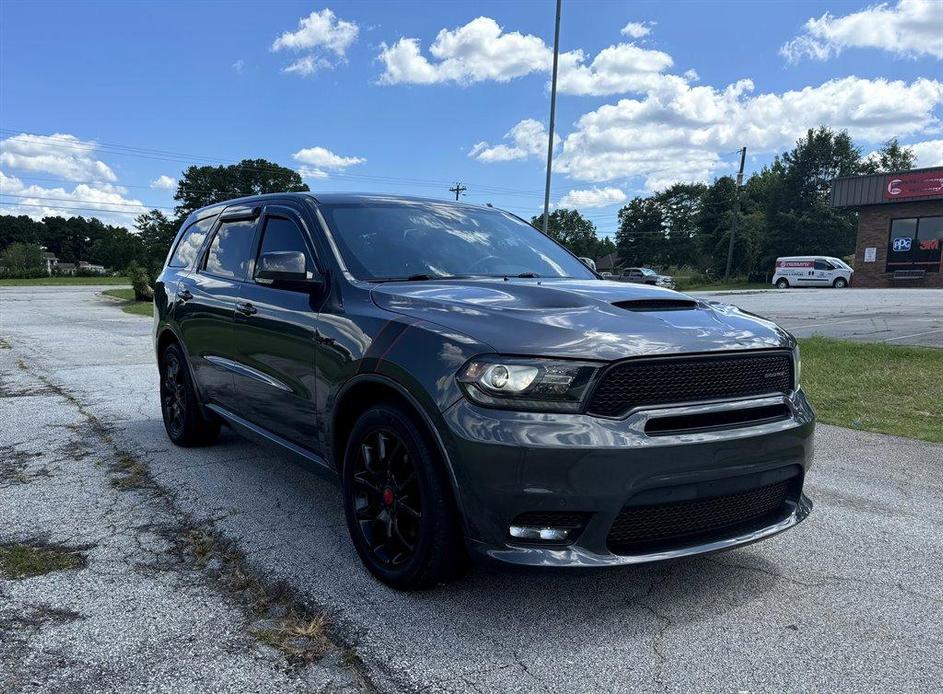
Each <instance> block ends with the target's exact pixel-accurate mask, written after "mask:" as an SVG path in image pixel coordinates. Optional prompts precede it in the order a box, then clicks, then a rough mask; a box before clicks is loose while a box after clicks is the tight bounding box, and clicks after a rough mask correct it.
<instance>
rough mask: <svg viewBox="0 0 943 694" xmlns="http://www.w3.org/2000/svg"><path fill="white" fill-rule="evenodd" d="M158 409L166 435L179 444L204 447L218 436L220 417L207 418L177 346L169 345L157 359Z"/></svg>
mask: <svg viewBox="0 0 943 694" xmlns="http://www.w3.org/2000/svg"><path fill="white" fill-rule="evenodd" d="M160 411H161V415H162V417H163V419H164V429H166V430H167V436H168V437H169V438H170V440H171V441H173V442H174V443H175V444H176V445H178V446H183V447H186V448H189V447H192V446H207V445H209V444H211V443H213V442H214V441H215V440H216V437H217V436H219V420H216V419H212V420H211V419H207V418H205V417H204V416H203V413H202V412H201V410H200V401H199V399H198V398H197V395H196V390H195V389H194V387H193V378H192V377H191V375H190V370H189V368H188V367H187V361H186V359H185V358H184V356H183V351H182V350H181V349H180V346H179V345H176V344H170V345H167V348H166V349H165V350H164V353H163V354H162V355H161V359H160Z"/></svg>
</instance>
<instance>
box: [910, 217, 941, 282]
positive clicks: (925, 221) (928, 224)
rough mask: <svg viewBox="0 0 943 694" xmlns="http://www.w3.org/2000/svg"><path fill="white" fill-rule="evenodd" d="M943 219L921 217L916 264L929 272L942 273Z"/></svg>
mask: <svg viewBox="0 0 943 694" xmlns="http://www.w3.org/2000/svg"><path fill="white" fill-rule="evenodd" d="M941 252H943V217H921V218H920V222H919V224H918V225H917V239H916V241H915V242H914V263H915V264H916V265H917V266H918V267H920V268H922V269H924V270H926V271H927V272H939V271H940V258H941Z"/></svg>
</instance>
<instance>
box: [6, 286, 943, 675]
mask: <svg viewBox="0 0 943 694" xmlns="http://www.w3.org/2000/svg"><path fill="white" fill-rule="evenodd" d="M899 291H908V290H899ZM909 291H912V292H916V294H912V295H910V296H915V297H917V298H919V299H920V300H921V301H922V300H923V296H924V295H923V294H922V293H920V292H921V290H909ZM95 292H96V289H95V288H88V287H59V288H0V337H2V338H3V340H4V342H5V343H6V344H8V345H9V347H10V353H11V355H13V356H15V358H17V359H22V360H24V361H25V363H27V364H28V365H29V367H30V369H31V370H32V371H34V372H35V373H37V374H40V375H42V377H44V378H47V379H49V381H50V382H51V383H55V384H56V385H57V387H60V388H61V389H62V392H64V393H67V394H69V396H70V397H71V398H73V400H74V402H75V403H80V404H81V406H82V408H83V410H84V411H86V412H88V413H90V414H93V415H94V416H95V417H96V418H97V419H98V420H99V421H101V422H103V423H107V425H108V427H109V428H110V432H111V435H112V436H113V437H114V440H115V442H116V445H119V446H122V447H124V448H126V449H128V450H131V451H133V452H134V454H135V456H136V457H137V458H138V459H139V460H141V461H144V462H145V463H146V465H147V467H148V469H149V471H150V474H151V476H152V478H153V479H154V480H155V481H156V482H157V483H158V484H159V485H160V486H161V487H162V488H163V489H165V490H167V491H168V492H169V493H170V494H171V495H172V497H173V500H174V504H176V505H177V506H178V507H180V508H181V509H183V510H185V511H186V512H188V513H190V514H192V515H193V516H194V517H196V518H198V519H203V520H207V521H213V522H214V524H215V527H216V528H218V529H219V530H221V531H222V532H223V533H224V534H225V535H226V536H227V537H229V538H231V539H233V540H234V541H236V542H237V544H238V546H239V547H240V548H241V549H242V550H243V551H244V552H245V553H246V554H247V556H248V558H249V560H250V562H251V563H252V565H253V566H254V567H255V568H256V569H257V570H258V571H260V572H262V573H263V574H265V575H266V576H267V577H270V578H271V579H273V580H275V579H283V580H285V581H287V582H288V583H289V584H290V585H291V586H292V587H294V588H296V589H297V590H298V591H300V592H301V593H302V594H304V595H305V596H307V597H308V598H309V599H310V600H311V601H312V602H315V603H317V604H319V605H322V606H324V607H325V608H326V609H327V610H328V611H329V612H330V614H331V615H332V617H333V619H334V621H335V622H336V623H337V625H338V628H339V630H340V631H341V632H342V633H343V634H344V636H345V640H346V641H347V642H349V643H351V644H353V646H354V647H355V648H356V650H357V652H358V654H359V655H360V657H361V658H362V659H363V661H364V663H365V666H366V668H367V670H368V672H369V673H370V675H371V678H372V680H373V682H374V683H375V685H376V686H377V688H378V689H380V690H384V691H386V690H390V691H420V690H425V691H468V692H499V691H500V692H514V691H522V692H525V691H526V692H529V691H545V692H567V693H571V692H599V691H606V692H629V691H643V692H647V691H659V692H664V691H667V692H690V691H730V692H734V691H737V692H739V691H748V692H782V691H790V692H806V691H807V692H820V691H841V690H843V691H847V690H855V691H860V692H863V691H874V692H904V691H907V692H926V691H934V690H939V683H940V682H941V681H943V611H941V610H940V605H941V604H943V583H941V582H940V581H939V579H938V577H937V573H938V571H939V567H940V566H943V543H941V542H940V538H941V537H943V446H941V445H936V444H929V443H924V442H919V441H913V440H909V439H902V438H895V437H890V436H884V435H880V434H871V433H866V432H857V431H851V430H847V429H841V428H836V427H830V426H824V425H822V426H820V427H819V428H818V432H817V438H816V455H815V465H814V466H813V468H812V470H811V471H810V473H809V477H808V482H807V493H808V494H809V495H810V496H811V497H812V499H813V500H814V502H815V509H814V511H813V513H812V515H811V516H810V518H809V519H808V520H807V521H806V522H804V523H803V524H801V525H800V526H798V527H797V528H795V529H793V530H791V531H789V532H787V533H784V534H782V535H779V536H777V537H775V538H772V539H770V540H768V541H765V542H762V543H759V544H756V545H752V546H750V547H747V548H743V549H738V550H735V551H731V552H727V553H723V554H715V555H711V556H708V557H702V558H695V559H688V560H679V561H675V562H671V563H663V564H655V565H647V566H641V567H625V568H621V569H616V570H605V571H580V572H562V573H521V572H502V571H482V570H477V571H475V572H474V573H472V574H471V575H470V576H468V577H466V578H465V579H464V580H462V581H460V582H457V583H454V584H450V585H447V586H444V587H440V588H438V589H436V590H433V591H430V592H425V593H413V594H402V593H397V592H395V591H392V590H390V589H388V588H386V587H384V586H383V585H381V584H379V583H377V582H376V581H374V580H373V579H372V578H370V576H369V575H368V574H367V573H366V571H364V570H363V569H362V568H361V566H360V563H359V561H358V559H357V556H356V554H355V552H354V550H353V548H352V546H351V544H350V542H349V539H348V536H347V530H346V527H345V524H344V518H343V512H342V506H341V498H340V494H339V491H338V490H337V489H336V488H335V487H334V486H333V485H332V484H331V483H329V482H326V481H323V480H321V479H320V478H318V477H316V476H315V475H313V474H311V473H309V472H308V471H306V470H305V469H304V468H303V467H301V466H299V465H298V464H296V462H295V461H294V460H293V459H292V458H291V457H290V456H289V455H287V454H285V453H283V452H281V451H278V450H274V449H271V448H266V447H260V446H258V445H256V444H252V443H248V442H245V441H243V440H242V439H240V438H238V437H237V436H235V435H233V434H232V433H230V432H228V431H226V430H224V433H223V435H222V436H221V438H220V440H219V442H218V443H217V445H215V446H213V447H210V448H206V449H196V450H194V449H190V450H184V449H179V448H175V447H174V446H172V445H171V444H170V443H169V442H168V440H167V438H166V436H165V434H164V431H163V426H162V424H161V420H160V411H159V407H158V398H157V370H156V366H155V364H154V357H153V353H152V348H151V342H150V330H151V322H150V321H149V320H148V319H146V318H141V317H138V316H131V315H126V314H123V313H121V312H120V311H119V310H118V309H117V308H116V307H115V306H114V304H113V303H112V302H109V301H107V300H105V299H101V298H98V297H97V296H96V293H95ZM806 293H807V292H801V293H800V292H795V293H785V294H783V298H780V293H779V292H774V293H771V296H770V297H768V298H767V297H766V295H763V296H761V297H759V298H752V295H749V294H744V295H737V296H736V297H735V298H736V303H740V302H741V301H742V302H744V303H743V304H741V305H744V307H745V308H748V309H749V310H756V312H758V313H766V314H767V315H772V314H771V311H772V310H775V311H782V312H784V313H788V314H789V315H792V316H794V317H795V319H796V321H797V322H799V321H806V322H807V323H814V322H815V321H816V320H817V318H816V316H815V315H813V312H812V311H803V310H799V309H796V303H795V302H796V301H798V299H797V297H800V296H804V295H805V294H806ZM815 294H816V296H814V298H812V299H810V300H809V301H810V302H826V304H827V303H828V302H832V301H836V302H838V304H836V305H839V306H841V305H845V306H846V310H850V309H848V305H847V304H842V302H851V303H852V304H855V303H860V302H864V303H863V304H862V305H864V306H872V307H873V306H874V303H875V302H878V303H880V301H881V300H880V299H878V298H870V297H864V298H863V299H859V298H858V291H857V290H847V291H844V292H825V291H823V292H821V296H822V297H823V298H822V299H819V298H818V294H819V293H818V292H816V293H815ZM895 294H896V292H895ZM724 296H725V300H728V301H730V300H731V298H733V297H730V296H729V295H724ZM810 296H812V295H811V294H810ZM907 296H908V295H905V294H900V296H899V297H895V298H894V301H895V302H898V303H894V304H892V305H889V306H888V307H887V315H888V316H893V315H894V313H895V311H898V310H899V302H905V303H907V302H908V301H909V300H908V299H907V298H906V297H907ZM933 296H934V295H933V294H931V295H930V296H929V297H928V298H933ZM936 296H943V294H939V293H937V294H936ZM833 297H834V298H833ZM746 301H751V302H752V301H755V302H760V303H761V304H762V307H763V308H764V309H766V310H763V309H756V308H750V307H749V306H747V305H746V303H745V302H746ZM937 301H938V300H937ZM937 306H939V303H937ZM895 307H896V308H895ZM829 310H830V309H829ZM859 310H860V311H861V312H864V311H866V310H868V309H855V311H859ZM855 315H856V316H857V315H858V314H857V313H856V314H855ZM919 318H920V316H919V315H917V316H915V317H914V319H919ZM885 320H887V321H889V322H892V319H891V318H890V317H889V318H886V319H885ZM784 322H786V321H785V320H784ZM787 325H788V323H787ZM941 327H943V326H941ZM806 328H807V329H809V326H808V325H806ZM792 329H795V326H792ZM812 329H814V328H812ZM927 329H928V330H929V329H931V328H927ZM915 332H916V331H915ZM800 334H801V333H800ZM903 341H904V340H901V342H903ZM17 400H18V399H17ZM59 407H64V405H63V404H62V403H59V402H58V401H53V400H50V401H49V402H46V403H44V408H46V411H47V412H55V411H56V410H57V408H59ZM7 412H8V413H9V416H5V418H4V424H3V427H4V428H7V427H11V426H14V427H15V426H18V424H17V422H19V421H20V420H21V419H22V418H25V417H31V416H33V414H32V413H31V412H30V411H29V410H28V409H26V407H25V405H20V404H19V403H18V402H16V401H14V402H12V404H9V407H8V409H7ZM46 416H52V415H46ZM51 443H52V442H51ZM140 503H141V504H142V506H144V507H146V505H147V504H148V503H149V502H148V500H147V499H146V498H142V499H141V500H140ZM5 504H6V501H5V496H4V495H3V492H2V490H0V507H2V506H4V505H5ZM118 522H120V518H119V519H118ZM112 589H113V590H121V589H122V587H121V586H120V585H116V586H113V587H112ZM74 609H76V610H80V609H81V607H76V608H74ZM154 628H155V629H156V630H157V632H158V633H159V629H160V626H159V625H155V626H154ZM37 647H39V646H37ZM155 653H159V651H158V650H155Z"/></svg>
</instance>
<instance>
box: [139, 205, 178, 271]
mask: <svg viewBox="0 0 943 694" xmlns="http://www.w3.org/2000/svg"><path fill="white" fill-rule="evenodd" d="M177 226H178V225H177V223H176V222H175V221H173V220H171V219H168V218H167V215H165V214H164V213H163V212H161V211H160V210H151V211H150V212H145V213H144V214H142V215H138V217H137V218H136V219H135V220H134V227H135V229H137V230H138V237H139V239H140V243H141V250H142V257H141V259H142V260H143V261H144V263H145V265H146V266H147V267H148V268H153V267H155V266H160V265H161V264H162V263H163V261H164V258H166V257H167V252H168V251H169V250H170V244H172V243H173V240H174V236H176V235H177Z"/></svg>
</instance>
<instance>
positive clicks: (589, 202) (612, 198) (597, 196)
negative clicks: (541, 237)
mask: <svg viewBox="0 0 943 694" xmlns="http://www.w3.org/2000/svg"><path fill="white" fill-rule="evenodd" d="M625 200H626V194H625V192H624V191H622V190H620V189H619V188H596V187H595V186H594V187H593V188H590V189H589V190H571V191H570V192H569V193H567V194H566V195H564V196H563V197H562V198H560V202H559V204H558V205H557V207H575V208H577V209H589V208H592V207H606V206H607V205H617V204H619V203H621V202H625Z"/></svg>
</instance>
